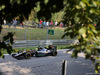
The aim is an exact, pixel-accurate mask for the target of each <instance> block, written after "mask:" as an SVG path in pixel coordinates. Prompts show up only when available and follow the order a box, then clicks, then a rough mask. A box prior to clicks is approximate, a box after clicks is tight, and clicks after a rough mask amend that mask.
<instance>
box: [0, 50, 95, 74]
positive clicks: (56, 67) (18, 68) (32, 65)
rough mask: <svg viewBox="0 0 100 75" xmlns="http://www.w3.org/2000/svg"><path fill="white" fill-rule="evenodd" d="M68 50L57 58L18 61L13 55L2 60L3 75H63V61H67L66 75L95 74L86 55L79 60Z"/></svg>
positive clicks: (60, 52) (63, 51)
mask: <svg viewBox="0 0 100 75" xmlns="http://www.w3.org/2000/svg"><path fill="white" fill-rule="evenodd" d="M66 51H67V49H65V50H59V51H58V55H57V56H46V57H31V59H23V60H17V59H15V58H13V57H12V56H11V55H5V59H2V58H0V72H1V75H62V61H63V60H66V61H67V70H66V73H67V74H66V75H86V73H94V66H93V65H92V62H91V61H90V60H85V58H84V54H82V53H81V54H79V57H78V58H77V59H75V58H71V52H68V53H67V54H66Z"/></svg>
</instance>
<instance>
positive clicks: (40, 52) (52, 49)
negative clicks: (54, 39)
mask: <svg viewBox="0 0 100 75" xmlns="http://www.w3.org/2000/svg"><path fill="white" fill-rule="evenodd" d="M11 55H12V57H14V58H16V59H23V58H25V59H30V58H31V57H32V56H36V57H40V56H48V55H52V56H56V55H57V47H56V46H48V48H46V47H38V49H37V50H32V49H30V50H29V51H23V50H19V51H18V52H17V53H13V54H11Z"/></svg>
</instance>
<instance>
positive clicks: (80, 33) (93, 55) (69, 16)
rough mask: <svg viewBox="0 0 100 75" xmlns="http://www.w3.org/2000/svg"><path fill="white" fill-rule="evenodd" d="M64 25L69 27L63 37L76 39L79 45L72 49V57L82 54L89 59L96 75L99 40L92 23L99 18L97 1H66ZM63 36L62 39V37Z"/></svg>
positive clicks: (99, 9)
mask: <svg viewBox="0 0 100 75" xmlns="http://www.w3.org/2000/svg"><path fill="white" fill-rule="evenodd" d="M65 16H66V20H65V21H66V23H67V24H68V25H71V26H70V27H68V28H67V29H66V30H65V34H64V36H70V37H71V38H75V37H77V39H78V41H79V43H78V44H77V45H75V46H74V47H73V48H74V49H75V50H74V51H73V54H72V57H75V58H77V56H78V53H80V52H84V53H85V58H86V59H91V60H92V61H93V62H94V63H95V66H96V68H95V69H96V71H95V72H96V73H98V71H99V69H98V68H100V67H99V64H100V62H98V60H100V58H99V54H100V48H98V47H99V46H100V43H99V42H100V38H99V36H98V32H97V31H96V28H95V27H94V25H93V23H94V21H95V19H97V18H99V17H100V1H99V0H67V9H66V15H65ZM64 36H63V37H64Z"/></svg>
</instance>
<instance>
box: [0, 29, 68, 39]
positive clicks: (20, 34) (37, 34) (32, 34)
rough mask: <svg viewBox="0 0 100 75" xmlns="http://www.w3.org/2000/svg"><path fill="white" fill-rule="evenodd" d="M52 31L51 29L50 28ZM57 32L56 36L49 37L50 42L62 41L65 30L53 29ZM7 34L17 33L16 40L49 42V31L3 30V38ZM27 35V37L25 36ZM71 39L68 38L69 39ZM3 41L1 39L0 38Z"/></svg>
mask: <svg viewBox="0 0 100 75" xmlns="http://www.w3.org/2000/svg"><path fill="white" fill-rule="evenodd" d="M49 29H51V28H49ZM52 29H53V30H54V32H55V34H54V35H48V39H49V40H57V39H60V40H61V39H62V38H61V37H62V35H63V34H64V28H52ZM7 32H15V35H14V40H25V36H26V40H47V29H46V28H44V29H40V28H26V30H25V28H16V29H13V28H6V29H5V28H4V29H3V30H2V36H3V35H5V34H7ZM25 33H26V35H25ZM68 38H69V37H66V39H68ZM0 39H1V38H0Z"/></svg>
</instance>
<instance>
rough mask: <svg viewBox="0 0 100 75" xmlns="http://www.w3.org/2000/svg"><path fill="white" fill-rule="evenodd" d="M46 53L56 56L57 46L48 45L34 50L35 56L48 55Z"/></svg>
mask: <svg viewBox="0 0 100 75" xmlns="http://www.w3.org/2000/svg"><path fill="white" fill-rule="evenodd" d="M48 55H52V56H57V47H56V46H48V48H46V47H38V50H37V51H36V52H35V56H36V57H39V56H48Z"/></svg>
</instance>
